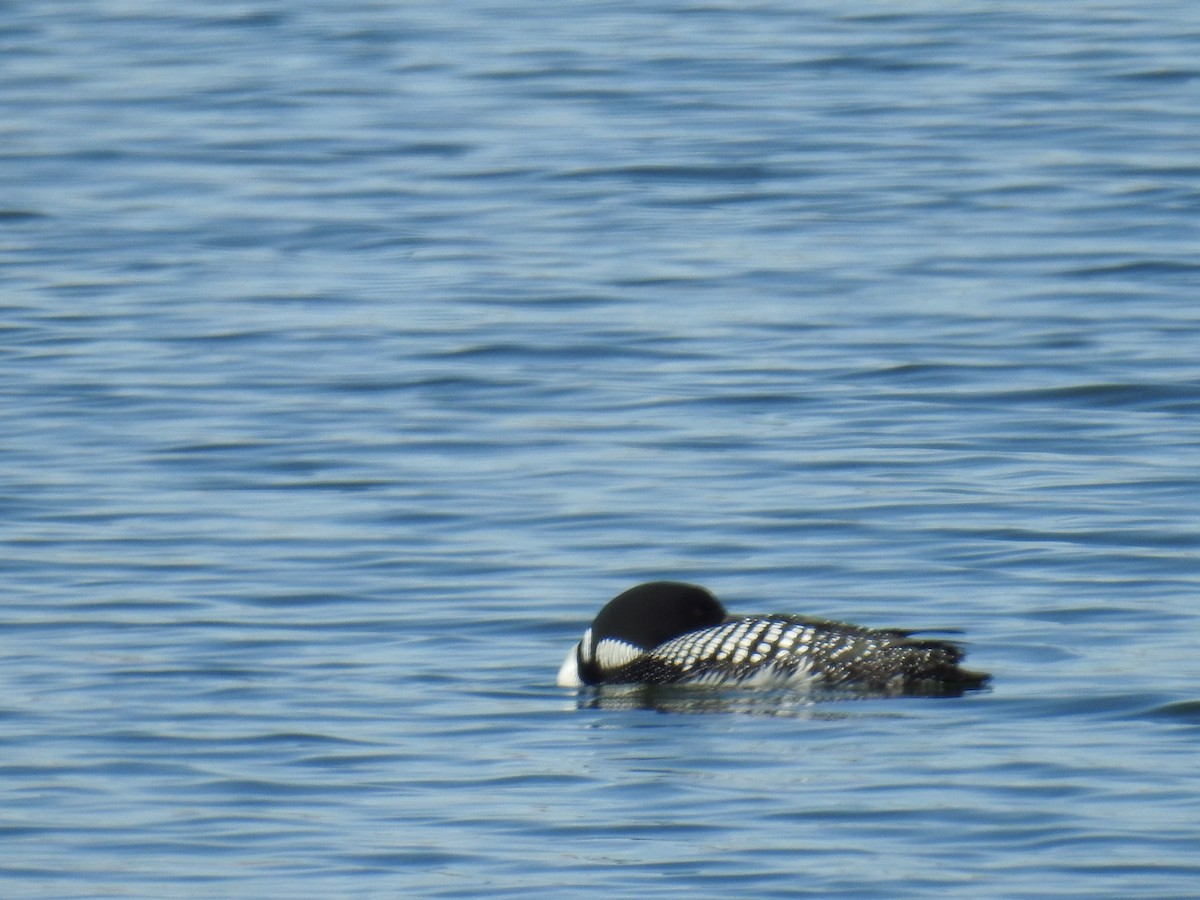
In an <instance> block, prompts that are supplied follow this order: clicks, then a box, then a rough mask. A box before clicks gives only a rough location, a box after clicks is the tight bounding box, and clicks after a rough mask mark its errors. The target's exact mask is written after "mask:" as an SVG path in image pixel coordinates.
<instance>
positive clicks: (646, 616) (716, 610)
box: [558, 581, 988, 693]
mask: <svg viewBox="0 0 1200 900" xmlns="http://www.w3.org/2000/svg"><path fill="white" fill-rule="evenodd" d="M962 656H963V651H962V650H961V649H960V648H959V647H958V646H957V645H955V644H953V643H951V642H949V641H942V640H935V639H926V638H916V637H913V636H912V633H911V632H907V631H899V630H894V629H882V630H877V629H871V628H864V627H862V626H859V625H849V624H846V623H843V622H830V621H826V620H824V619H814V618H810V617H807V616H793V615H783V614H770V615H750V616H730V615H728V614H726V612H725V608H724V607H723V606H722V605H721V603H720V602H719V601H718V600H717V598H716V597H714V596H713V595H712V594H711V593H709V592H708V591H707V590H705V589H704V588H702V587H698V586H696V585H692V584H681V583H679V582H673V581H656V582H651V583H649V584H642V585H638V586H637V587H634V588H630V589H629V590H627V591H625V592H624V593H623V594H619V595H618V596H617V597H615V598H614V599H613V600H611V601H610V602H609V603H608V605H607V606H605V607H604V608H603V609H602V610H600V613H599V614H598V615H597V616H596V618H595V620H594V621H593V622H592V625H591V627H590V628H588V630H587V631H586V632H584V635H583V638H582V639H581V640H580V641H579V643H578V644H576V645H575V646H574V647H573V648H572V650H571V652H570V653H568V654H567V658H566V659H565V660H564V661H563V664H562V668H561V669H559V672H558V684H559V685H560V686H561V687H582V686H584V685H601V684H712V685H733V686H742V685H755V686H779V687H783V686H790V685H822V686H828V687H834V688H849V689H861V690H867V691H877V692H879V691H882V692H887V693H905V692H907V691H914V692H922V693H927V692H930V691H935V692H936V691H938V690H939V689H945V690H947V691H962V690H970V689H972V688H978V687H982V686H983V685H984V684H985V683H986V682H987V680H988V676H987V675H986V674H984V673H982V672H970V671H968V670H966V669H962V668H960V667H959V665H958V663H959V661H960V660H961V659H962Z"/></svg>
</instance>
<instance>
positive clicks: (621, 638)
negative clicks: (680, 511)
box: [558, 581, 725, 687]
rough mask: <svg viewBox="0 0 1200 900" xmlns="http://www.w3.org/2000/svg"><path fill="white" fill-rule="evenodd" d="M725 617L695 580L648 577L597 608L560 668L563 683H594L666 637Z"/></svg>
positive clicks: (719, 605)
mask: <svg viewBox="0 0 1200 900" xmlns="http://www.w3.org/2000/svg"><path fill="white" fill-rule="evenodd" d="M723 621H725V608H724V607H723V606H721V603H720V601H718V600H717V598H716V597H714V596H713V595H712V594H711V593H709V592H708V591H706V590H705V589H704V588H702V587H699V586H697V585H694V584H683V583H682V582H678V581H652V582H650V583H648V584H639V585H638V586H637V587H633V588H630V589H629V590H627V591H625V592H624V593H621V594H618V595H617V596H616V597H614V598H613V599H612V600H610V601H609V602H608V604H607V605H606V606H605V607H604V608H603V609H602V610H600V612H599V614H598V615H597V616H596V618H595V619H594V620H593V621H592V625H591V627H590V628H589V629H588V630H587V631H586V632H584V635H583V639H582V640H580V642H579V643H578V644H576V645H575V647H574V648H573V649H572V650H571V652H570V653H568V654H567V658H566V659H565V660H564V661H563V665H562V668H561V669H559V672H558V683H559V685H561V686H563V687H578V686H579V685H581V684H598V683H600V682H601V681H603V680H604V676H605V673H606V672H607V671H611V670H613V669H616V668H620V667H621V666H624V665H627V664H628V663H629V662H631V661H632V660H634V659H636V658H637V657H638V656H640V655H641V654H643V653H645V652H646V651H648V650H650V649H652V648H654V647H657V646H658V645H659V644H661V643H663V642H664V641H669V640H671V638H675V637H679V635H681V634H687V633H688V632H689V631H695V630H697V629H699V628H708V627H710V626H712V625H719V624H720V623H721V622H723Z"/></svg>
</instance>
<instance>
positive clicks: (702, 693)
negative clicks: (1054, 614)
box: [577, 682, 990, 718]
mask: <svg viewBox="0 0 1200 900" xmlns="http://www.w3.org/2000/svg"><path fill="white" fill-rule="evenodd" d="M988 690H990V688H988V687H986V686H985V687H975V688H964V687H962V686H961V685H952V684H945V683H941V682H925V683H919V684H915V685H909V686H908V687H906V688H903V689H900V688H897V689H894V690H870V689H866V688H857V689H856V688H846V687H821V686H814V685H810V686H801V687H789V688H767V689H763V688H737V687H713V686H709V685H681V684H667V685H652V684H621V685H601V686H599V687H594V688H587V689H584V690H581V691H580V692H579V695H578V697H577V706H578V708H579V709H605V710H628V709H646V710H653V711H655V712H662V713H743V714H752V715H760V716H795V717H801V718H829V717H836V716H837V715H838V713H835V712H833V711H831V710H829V708H828V704H832V703H844V702H850V701H856V700H885V699H891V698H896V697H928V698H938V697H940V698H946V697H962V696H964V695H965V694H968V693H981V692H986V691H988Z"/></svg>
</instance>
